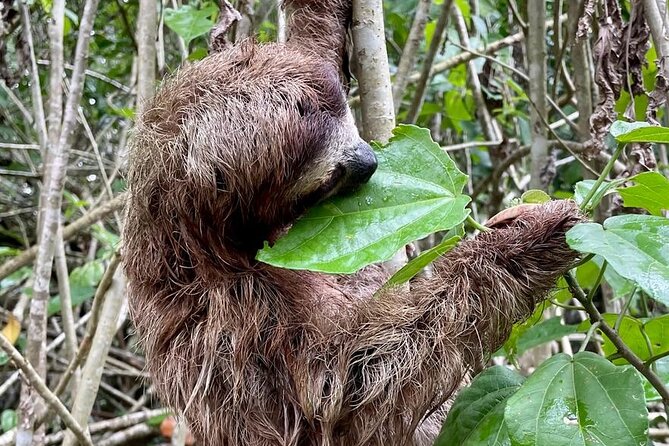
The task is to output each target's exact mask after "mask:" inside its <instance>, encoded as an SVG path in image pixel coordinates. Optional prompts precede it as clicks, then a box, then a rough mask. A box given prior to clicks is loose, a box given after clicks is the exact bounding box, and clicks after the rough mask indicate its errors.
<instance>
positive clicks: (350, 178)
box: [346, 142, 378, 187]
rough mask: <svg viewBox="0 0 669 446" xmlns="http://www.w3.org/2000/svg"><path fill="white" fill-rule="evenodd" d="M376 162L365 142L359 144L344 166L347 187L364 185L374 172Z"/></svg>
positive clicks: (372, 152)
mask: <svg viewBox="0 0 669 446" xmlns="http://www.w3.org/2000/svg"><path fill="white" fill-rule="evenodd" d="M377 166H378V162H377V160H376V155H374V151H373V150H372V148H371V147H370V146H369V144H367V143H366V142H360V143H359V144H358V145H357V146H356V147H355V149H354V151H353V156H352V157H351V159H350V161H349V162H348V163H347V165H346V183H347V186H349V187H355V186H359V185H361V184H364V183H366V182H367V181H369V179H370V178H371V177H372V175H373V174H374V172H376V167H377Z"/></svg>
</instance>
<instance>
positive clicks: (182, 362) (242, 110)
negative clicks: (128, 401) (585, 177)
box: [123, 0, 580, 446]
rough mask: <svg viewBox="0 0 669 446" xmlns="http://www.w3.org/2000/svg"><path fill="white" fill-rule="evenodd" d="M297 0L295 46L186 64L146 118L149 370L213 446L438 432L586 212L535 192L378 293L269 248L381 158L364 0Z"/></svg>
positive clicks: (529, 307)
mask: <svg viewBox="0 0 669 446" xmlns="http://www.w3.org/2000/svg"><path fill="white" fill-rule="evenodd" d="M286 7H287V8H288V10H289V11H290V13H291V14H290V18H289V34H288V41H287V43H285V44H279V43H271V44H265V45H257V44H255V43H254V42H251V41H247V42H244V43H241V44H239V45H237V46H234V47H231V48H228V49H225V50H223V51H221V52H218V53H215V54H212V55H210V56H208V57H207V58H205V59H204V60H202V61H200V62H197V63H194V64H192V65H190V66H188V67H186V68H183V69H182V70H181V71H180V72H179V73H178V74H177V75H176V76H174V77H173V78H171V79H170V80H167V81H166V82H164V84H163V85H162V87H161V88H160V89H159V91H158V92H157V93H156V95H155V97H154V98H153V99H152V100H151V101H150V102H149V103H148V104H146V106H145V107H144V111H143V112H142V113H141V114H140V115H139V116H138V118H137V122H136V129H135V135H134V139H133V143H132V148H131V155H130V164H129V178H128V183H129V190H130V199H129V202H128V204H127V210H126V213H127V219H126V223H125V228H124V233H123V240H124V246H123V257H124V263H125V271H126V273H127V276H128V280H129V282H128V283H129V299H130V307H131V311H132V318H133V320H134V323H135V325H136V328H137V331H138V333H139V334H140V336H141V340H142V346H143V348H144V350H145V353H146V357H147V363H148V370H149V372H150V374H151V377H152V379H153V383H154V385H155V388H156V390H157V392H158V394H159V395H160V397H161V398H162V399H163V400H164V401H165V402H166V403H167V404H168V405H169V406H171V407H173V408H174V409H176V410H177V411H179V412H180V413H183V414H184V415H185V417H186V419H187V420H188V423H189V425H190V427H191V429H192V431H193V433H194V434H195V436H196V437H197V438H198V439H199V440H200V444H203V445H208V446H249V445H251V446H254V445H272V446H274V445H293V446H307V445H346V446H348V445H428V444H432V442H433V440H434V438H435V437H436V435H437V434H438V432H439V429H440V426H441V423H442V421H443V418H444V415H445V413H444V412H445V410H444V409H443V407H444V402H445V401H446V400H448V399H449V397H451V396H452V394H453V393H454V391H455V390H457V389H458V387H459V386H460V384H461V382H462V381H463V379H465V378H466V377H468V376H469V375H470V374H471V373H472V372H475V371H477V370H479V369H480V367H481V364H483V363H484V362H485V358H486V355H487V354H489V353H490V352H493V351H494V350H496V349H497V348H499V346H500V345H501V344H502V343H503V342H504V340H505V339H506V337H507V336H508V334H509V330H510V329H511V326H512V324H513V323H514V322H516V321H519V320H521V319H523V318H526V317H528V316H529V315H530V314H531V313H532V311H533V309H534V307H535V305H536V304H537V303H538V302H539V301H541V300H542V299H543V298H544V297H545V296H546V294H547V293H548V292H549V291H550V289H551V288H552V287H553V286H554V283H555V280H556V279H557V278H558V277H559V276H560V275H561V274H563V273H564V272H565V271H566V270H568V269H569V267H570V266H571V265H572V264H573V261H574V259H575V253H573V252H572V251H571V250H570V249H569V248H568V246H567V245H566V242H565V232H566V231H567V230H568V229H569V228H570V227H572V226H573V225H574V224H575V223H576V222H578V220H579V218H580V217H579V215H578V212H577V210H576V208H575V206H574V205H573V203H570V202H564V201H562V202H553V203H549V204H546V205H542V206H537V207H536V208H534V210H531V211H527V212H524V213H522V214H521V215H520V216H519V217H518V218H516V219H515V220H514V221H512V222H511V223H510V224H509V225H507V226H505V227H503V228H501V229H497V230H494V231H492V232H489V233H485V234H481V235H479V236H478V237H476V238H474V239H472V240H468V241H465V242H463V243H461V244H460V246H459V247H458V248H456V249H455V250H453V251H451V252H450V253H449V254H448V255H446V256H445V257H443V258H441V259H439V260H438V261H436V262H435V263H434V274H433V275H432V276H431V277H430V278H423V279H417V280H415V281H413V282H412V283H411V285H410V287H404V288H397V289H391V290H388V291H385V292H383V293H381V294H380V295H379V296H376V297H375V298H374V299H372V294H373V293H374V291H375V290H376V289H378V288H379V287H380V285H381V284H382V283H383V281H384V280H385V277H384V275H383V274H380V273H379V270H378V269H376V268H373V267H371V268H367V269H366V270H363V271H362V272H361V273H358V274H357V275H354V276H349V277H341V276H329V275H325V274H319V273H313V272H308V271H293V270H286V269H281V268H276V267H273V266H270V265H267V264H263V263H259V262H258V261H256V260H255V254H256V252H257V250H258V248H260V247H262V244H263V241H265V240H273V239H274V238H275V237H276V236H277V234H279V233H281V231H283V230H285V228H286V227H287V226H289V225H290V224H291V223H292V222H293V221H294V220H295V219H296V218H297V217H299V216H300V215H301V214H302V213H303V212H304V210H305V209H306V208H307V207H309V206H310V205H312V204H314V203H316V202H318V201H319V200H321V199H323V198H325V197H328V196H330V195H332V194H334V193H336V192H337V191H340V190H342V189H345V188H346V189H348V188H351V187H354V186H355V185H356V184H360V183H362V182H365V181H366V180H367V179H369V177H370V175H371V174H372V173H373V172H374V169H375V168H376V160H375V158H374V155H373V152H372V151H371V149H370V147H369V146H368V145H367V144H366V143H365V142H364V141H363V140H362V139H361V138H360V136H359V135H358V131H357V129H356V127H355V123H354V120H353V118H352V115H351V111H350V110H349V108H348V105H347V102H346V95H345V88H344V86H343V85H342V78H343V77H342V76H341V75H340V72H341V66H342V64H343V62H344V61H343V58H344V56H345V51H344V44H345V33H346V28H347V26H348V22H349V21H350V7H351V5H350V0H287V1H286ZM361 68H362V69H364V67H361Z"/></svg>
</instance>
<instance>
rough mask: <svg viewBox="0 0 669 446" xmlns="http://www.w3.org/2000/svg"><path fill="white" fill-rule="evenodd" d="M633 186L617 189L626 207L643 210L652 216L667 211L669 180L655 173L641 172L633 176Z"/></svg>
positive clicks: (668, 207)
mask: <svg viewBox="0 0 669 446" xmlns="http://www.w3.org/2000/svg"><path fill="white" fill-rule="evenodd" d="M629 181H634V186H630V187H622V188H619V189H618V192H619V193H620V196H621V197H623V201H624V204H625V206H626V207H630V208H643V209H646V210H648V211H649V212H650V213H651V214H653V215H659V216H661V215H662V210H663V209H669V179H667V178H666V177H665V176H664V175H661V174H659V173H657V172H643V173H640V174H638V175H635V176H633V177H632V178H630V179H629Z"/></svg>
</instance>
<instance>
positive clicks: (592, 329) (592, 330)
mask: <svg viewBox="0 0 669 446" xmlns="http://www.w3.org/2000/svg"><path fill="white" fill-rule="evenodd" d="M600 324H601V322H595V323H594V324H592V325H590V328H589V329H588V333H586V335H585V339H583V343H582V344H581V347H580V348H579V349H578V352H579V353H580V352H582V351H585V348H586V347H587V346H588V342H590V338H592V335H593V334H594V333H595V331H596V330H597V328H599V325H600Z"/></svg>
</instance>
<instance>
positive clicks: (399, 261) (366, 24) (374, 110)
mask: <svg viewBox="0 0 669 446" xmlns="http://www.w3.org/2000/svg"><path fill="white" fill-rule="evenodd" d="M447 1H449V0H447ZM351 32H352V34H353V44H354V47H355V51H356V54H355V57H356V59H357V66H358V67H359V69H358V73H356V74H357V77H358V83H359V85H360V97H361V104H360V105H361V112H362V130H363V138H365V139H366V140H367V141H370V140H376V141H381V142H386V141H388V140H389V139H390V137H391V136H392V131H393V129H394V128H395V107H394V104H393V93H392V86H391V83H390V70H389V67H388V52H387V51H386V36H385V30H384V24H383V2H382V0H353V22H352V26H351ZM406 262H407V255H406V250H405V249H400V250H399V251H398V252H397V253H396V254H395V256H393V258H392V259H391V260H389V261H387V262H385V263H384V267H385V268H386V270H388V271H389V272H390V273H391V274H392V273H395V272H396V271H398V270H399V269H400V268H402V266H404V265H405V264H406Z"/></svg>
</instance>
